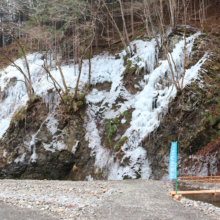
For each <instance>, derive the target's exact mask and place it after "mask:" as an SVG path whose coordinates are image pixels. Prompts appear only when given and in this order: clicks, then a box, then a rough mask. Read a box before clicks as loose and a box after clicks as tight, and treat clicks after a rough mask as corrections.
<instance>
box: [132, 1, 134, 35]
mask: <svg viewBox="0 0 220 220" xmlns="http://www.w3.org/2000/svg"><path fill="white" fill-rule="evenodd" d="M131 31H132V35H133V36H134V2H133V0H131Z"/></svg>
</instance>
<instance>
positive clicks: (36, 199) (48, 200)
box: [0, 180, 220, 220]
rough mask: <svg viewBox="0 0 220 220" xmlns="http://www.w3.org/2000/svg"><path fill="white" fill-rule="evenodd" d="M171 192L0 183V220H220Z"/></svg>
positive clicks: (142, 186) (148, 183)
mask: <svg viewBox="0 0 220 220" xmlns="http://www.w3.org/2000/svg"><path fill="white" fill-rule="evenodd" d="M170 189H171V185H170V184H168V183H164V182H160V181H153V180H126V181H92V182H71V181H33V180H27V181H26V180H0V216H1V219H5V220H14V219H24V220H26V219H35V220H38V219H39V220H44V219H48V220H49V219H50V220H53V219H54V220H55V219H56V220H58V219H71V220H74V219H77V220H78V219H98V220H107V219H108V220H116V219H117V220H125V219H126V220H139V219H141V220H142V219H146V220H151V219H155V220H156V219H158V220H159V219H167V220H171V219H177V218H178V220H183V219H184V220H185V219H186V220H189V219H196V220H197V219H201V220H205V219H219V218H220V217H219V216H218V215H219V213H220V212H219V209H218V210H217V209H216V211H215V212H209V211H206V210H205V209H203V208H201V206H196V205H195V204H194V203H193V204H191V203H190V202H191V201H190V200H186V199H184V198H183V199H182V201H181V202H177V201H176V200H174V199H172V198H170V197H169V196H168V192H169V190H170ZM184 201H185V202H184ZM3 202H4V203H3ZM192 202H194V201H192ZM15 207H16V208H15ZM17 207H19V208H17ZM13 215H14V216H17V218H14V217H13ZM2 216H4V218H2ZM22 216H23V218H22Z"/></svg>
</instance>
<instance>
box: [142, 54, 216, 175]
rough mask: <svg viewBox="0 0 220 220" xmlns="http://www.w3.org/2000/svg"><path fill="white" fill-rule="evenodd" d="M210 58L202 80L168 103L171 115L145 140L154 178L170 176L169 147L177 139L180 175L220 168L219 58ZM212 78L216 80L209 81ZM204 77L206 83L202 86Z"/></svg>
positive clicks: (213, 171) (164, 118) (196, 173)
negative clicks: (214, 67) (217, 67)
mask: <svg viewBox="0 0 220 220" xmlns="http://www.w3.org/2000/svg"><path fill="white" fill-rule="evenodd" d="M210 60H211V61H207V62H206V63H205V64H204V66H203V68H204V69H206V71H205V73H202V74H201V78H200V80H198V81H195V82H193V83H192V84H191V85H190V86H187V87H185V89H184V90H183V91H182V94H180V95H179V96H177V97H176V98H175V99H174V100H173V101H172V102H171V103H170V104H169V112H168V114H167V115H165V116H164V117H163V119H162V120H161V123H160V126H159V127H158V128H157V129H156V130H155V131H154V132H152V133H151V135H150V138H149V139H148V140H145V141H144V143H143V144H144V146H145V149H147V152H148V158H149V162H150V166H151V168H152V176H151V178H153V179H162V178H164V179H167V178H168V176H167V174H168V164H169V153H170V146H171V143H172V142H176V141H178V175H205V176H207V175H215V174H216V173H217V172H218V171H219V161H220V156H219V153H220V141H219V134H220V133H219V127H218V124H219V122H220V99H219V94H220V93H219V92H218V93H216V89H217V88H218V91H219V80H218V70H217V69H215V71H214V70H213V68H212V66H213V65H216V63H219V58H218V57H216V56H215V55H213V56H212V57H210ZM218 65H219V64H218ZM207 77H209V78H207ZM211 78H214V79H217V80H216V81H214V80H213V81H212V83H211V84H209V83H210V81H209V80H210V79H211ZM207 79H208V80H207ZM203 80H204V82H205V83H204V86H201V85H200V82H202V81H203ZM217 85H218V86H217Z"/></svg>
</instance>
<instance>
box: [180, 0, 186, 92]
mask: <svg viewBox="0 0 220 220" xmlns="http://www.w3.org/2000/svg"><path fill="white" fill-rule="evenodd" d="M183 7H184V60H183V75H182V82H181V89H183V81H184V78H185V73H186V19H187V6H186V0H183Z"/></svg>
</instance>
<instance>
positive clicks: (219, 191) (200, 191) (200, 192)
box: [169, 190, 220, 196]
mask: <svg viewBox="0 0 220 220" xmlns="http://www.w3.org/2000/svg"><path fill="white" fill-rule="evenodd" d="M215 193H220V190H197V191H196V190H195V191H177V194H181V195H192V194H215ZM169 194H170V195H172V196H174V195H176V191H170V193H169Z"/></svg>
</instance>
